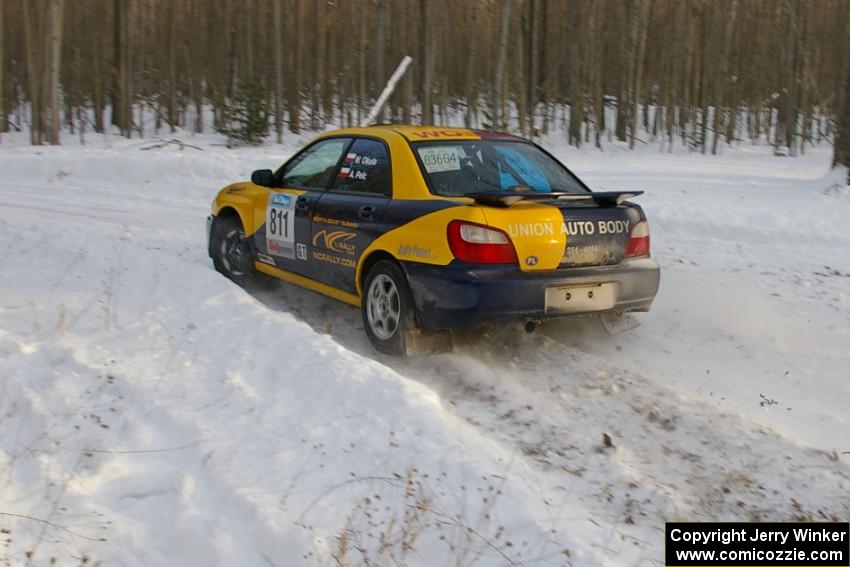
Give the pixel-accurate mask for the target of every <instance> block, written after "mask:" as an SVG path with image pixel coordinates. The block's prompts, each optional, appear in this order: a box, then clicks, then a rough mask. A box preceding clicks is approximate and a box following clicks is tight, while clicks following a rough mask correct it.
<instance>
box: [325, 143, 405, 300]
mask: <svg viewBox="0 0 850 567" xmlns="http://www.w3.org/2000/svg"><path fill="white" fill-rule="evenodd" d="M391 195H392V174H391V168H390V155H389V148H388V147H387V145H386V144H385V143H384V142H383V141H381V140H379V139H375V138H356V139H355V140H354V143H352V144H351V147H350V148H348V151H347V152H346V154H345V157H344V159H343V161H342V164H341V165H340V167H339V169H338V171H337V172H336V175H335V177H334V180H333V182H332V183H331V186H330V189H328V190H327V191H325V192H324V193H322V194H321V196H320V197H319V200H318V202H317V203H316V205H315V208H314V211H313V222H312V225H311V240H310V244H311V246H312V249H311V262H310V265H311V266H310V267H311V270H312V274H311V276H310V277H312V278H313V279H315V280H318V281H320V282H322V283H325V284H327V285H330V286H333V287H335V288H337V289H340V290H343V291H347V292H349V293H356V285H355V271H356V267H357V261H358V260H359V258H360V255H361V254H362V253H363V251H364V250H365V249H366V248H367V247H368V246H369V245H370V244H371V243H372V241H373V240H375V239H376V238H377V237H378V236H380V235H381V234H383V233H384V232H385V231H386V227H384V226H383V224H382V222H381V221H382V218H383V214H384V210H385V209H386V207H387V204H388V203H389V201H390V198H391Z"/></svg>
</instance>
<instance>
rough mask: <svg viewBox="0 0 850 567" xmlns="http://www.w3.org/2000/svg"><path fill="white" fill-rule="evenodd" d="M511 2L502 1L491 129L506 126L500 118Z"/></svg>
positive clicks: (509, 0) (508, 0)
mask: <svg viewBox="0 0 850 567" xmlns="http://www.w3.org/2000/svg"><path fill="white" fill-rule="evenodd" d="M511 5H512V1H511V0H502V21H501V28H500V30H499V47H498V51H497V52H496V72H495V73H494V74H493V100H492V121H493V124H492V127H493V128H496V129H499V130H501V129H504V128H506V126H507V124H506V123H505V120H504V118H503V117H502V97H503V94H504V88H505V85H504V74H505V60H506V59H507V52H508V32H509V31H510V24H511Z"/></svg>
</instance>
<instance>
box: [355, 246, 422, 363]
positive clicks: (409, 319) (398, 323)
mask: <svg viewBox="0 0 850 567" xmlns="http://www.w3.org/2000/svg"><path fill="white" fill-rule="evenodd" d="M363 289H364V294H363V300H362V302H361V311H362V314H363V326H364V328H365V329H366V335H367V336H368V337H369V340H370V341H371V342H372V345H373V346H374V347H375V348H376V349H377V350H379V351H380V352H383V353H384V354H393V355H403V354H406V352H407V344H406V332H407V331H409V330H412V329H413V328H414V327H415V323H414V319H413V301H412V298H411V296H410V290H409V289H408V287H407V280H406V279H405V277H404V273H403V272H402V271H401V268H399V266H398V265H397V264H396V263H395V262H391V261H389V260H383V261H381V262H378V263H377V264H375V265H374V266H372V269H370V270H369V273H368V274H367V275H366V283H365V285H364V286H363Z"/></svg>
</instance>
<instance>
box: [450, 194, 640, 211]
mask: <svg viewBox="0 0 850 567" xmlns="http://www.w3.org/2000/svg"><path fill="white" fill-rule="evenodd" d="M638 195H643V191H599V192H588V193H566V192H552V193H538V192H536V191H485V192H481V193H467V194H466V195H464V197H470V198H472V199H474V200H475V202H476V203H480V204H482V205H490V206H491V207H510V206H511V205H513V204H515V203H519V202H520V201H532V202H535V203H557V202H565V201H594V202H595V203H596V204H597V205H599V206H600V207H616V206H617V205H619V204H620V203H622V202H623V201H625V200H627V199H631V198H632V197H637V196H638Z"/></svg>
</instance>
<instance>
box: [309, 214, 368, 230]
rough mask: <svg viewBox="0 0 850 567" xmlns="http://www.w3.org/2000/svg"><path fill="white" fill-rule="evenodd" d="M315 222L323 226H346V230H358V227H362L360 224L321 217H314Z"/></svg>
mask: <svg viewBox="0 0 850 567" xmlns="http://www.w3.org/2000/svg"><path fill="white" fill-rule="evenodd" d="M313 222H320V223H322V224H330V225H333V226H344V227H345V228H357V227H358V226H360V223H356V222H351V221H347V220H341V219H331V218H328V217H323V216H321V215H313Z"/></svg>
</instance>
